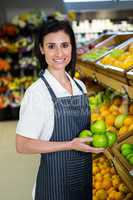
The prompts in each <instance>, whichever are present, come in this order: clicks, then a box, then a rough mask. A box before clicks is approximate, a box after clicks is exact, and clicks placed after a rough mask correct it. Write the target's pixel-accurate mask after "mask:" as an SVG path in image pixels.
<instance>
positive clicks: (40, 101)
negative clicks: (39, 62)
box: [16, 69, 87, 140]
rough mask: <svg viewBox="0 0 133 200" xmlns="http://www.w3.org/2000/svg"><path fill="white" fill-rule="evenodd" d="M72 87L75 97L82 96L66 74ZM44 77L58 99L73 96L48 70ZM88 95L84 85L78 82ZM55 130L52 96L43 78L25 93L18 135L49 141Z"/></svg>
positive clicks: (17, 129) (17, 130)
mask: <svg viewBox="0 0 133 200" xmlns="http://www.w3.org/2000/svg"><path fill="white" fill-rule="evenodd" d="M66 74H67V76H68V78H69V79H70V82H71V85H72V91H73V95H81V94H82V92H81V91H80V89H79V88H78V87H77V85H76V83H75V82H74V80H73V79H72V78H71V77H70V76H69V74H68V73H66ZM44 77H45V78H46V80H47V81H48V83H49V84H50V86H51V88H52V89H53V91H54V93H55V95H56V97H57V98H58V97H66V96H71V94H69V93H68V91H67V90H66V89H65V88H63V87H62V86H61V84H60V83H59V82H58V81H57V80H56V79H55V77H54V76H53V75H52V74H51V73H50V72H49V71H48V70H47V69H46V70H45V73H44ZM76 81H77V82H78V83H79V84H80V86H81V87H82V89H83V91H84V92H85V93H87V90H86V87H85V85H84V83H83V82H82V81H80V80H76ZM53 128H54V104H53V101H52V99H51V95H50V93H49V91H48V89H47V87H46V85H45V83H44V82H43V81H42V79H41V78H39V79H38V80H37V81H36V82H34V83H33V84H32V85H31V86H30V87H29V88H28V89H27V90H26V92H25V95H24V98H23V99H22V102H21V107H20V114H19V121H18V124H17V128H16V133H17V134H19V135H22V136H25V137H28V138H33V139H41V140H49V139H50V138H51V136H52V133H53Z"/></svg>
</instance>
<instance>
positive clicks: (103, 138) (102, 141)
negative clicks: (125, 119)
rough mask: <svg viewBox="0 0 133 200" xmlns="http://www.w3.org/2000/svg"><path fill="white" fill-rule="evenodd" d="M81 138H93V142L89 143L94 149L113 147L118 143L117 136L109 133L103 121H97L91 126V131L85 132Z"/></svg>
mask: <svg viewBox="0 0 133 200" xmlns="http://www.w3.org/2000/svg"><path fill="white" fill-rule="evenodd" d="M79 137H92V138H93V141H92V142H91V143H89V144H90V145H92V146H94V147H103V148H107V147H111V146H112V145H113V144H114V143H115V142H116V141H117V134H116V133H115V132H112V131H107V129H106V124H105V122H104V121H103V120H97V121H95V122H94V123H93V124H91V127H90V130H83V131H82V132H81V133H80V134H79Z"/></svg>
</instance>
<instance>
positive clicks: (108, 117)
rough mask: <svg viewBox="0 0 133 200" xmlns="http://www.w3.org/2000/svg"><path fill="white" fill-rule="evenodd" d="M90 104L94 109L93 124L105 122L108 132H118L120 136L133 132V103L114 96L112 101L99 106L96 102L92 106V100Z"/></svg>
mask: <svg viewBox="0 0 133 200" xmlns="http://www.w3.org/2000/svg"><path fill="white" fill-rule="evenodd" d="M97 96H99V95H98V94H97V95H96V99H97ZM94 98H95V97H94ZM98 101H99V100H98ZM96 102H97V101H96ZM90 104H91V105H90V107H91V108H93V109H92V115H91V120H92V123H93V122H95V121H96V120H104V121H105V124H106V127H107V130H108V131H114V132H116V133H117V134H118V136H122V135H124V134H127V132H130V131H132V130H133V102H129V101H128V99H125V97H123V96H115V95H114V96H112V98H110V101H106V102H101V103H100V104H99V106H97V104H96V103H95V104H94V102H93V104H92V100H91V101H90Z"/></svg>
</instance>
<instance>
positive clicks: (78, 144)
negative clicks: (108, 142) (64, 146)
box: [71, 137, 105, 154]
mask: <svg viewBox="0 0 133 200" xmlns="http://www.w3.org/2000/svg"><path fill="white" fill-rule="evenodd" d="M92 140H93V138H92V137H86V138H74V139H73V140H72V141H71V148H72V149H73V150H76V151H82V152H86V153H87V152H90V153H96V154H97V153H103V152H104V151H105V149H104V148H95V147H92V146H90V145H88V144H86V142H91V141H92Z"/></svg>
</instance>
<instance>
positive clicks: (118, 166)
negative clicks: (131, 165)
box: [104, 148, 133, 200]
mask: <svg viewBox="0 0 133 200" xmlns="http://www.w3.org/2000/svg"><path fill="white" fill-rule="evenodd" d="M104 155H105V156H106V157H107V159H108V160H109V161H110V162H111V164H112V165H113V166H114V168H115V170H116V172H117V173H118V174H119V176H120V177H121V179H122V180H123V182H124V183H125V184H126V185H127V187H128V188H129V190H130V191H131V193H132V194H129V195H127V197H126V198H125V199H124V200H133V178H132V177H131V176H130V175H129V173H128V171H127V169H125V168H124V167H123V165H122V163H121V162H120V161H119V159H118V158H117V157H115V156H114V155H113V154H112V152H111V151H110V149H108V148H107V149H106V150H105V152H104Z"/></svg>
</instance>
